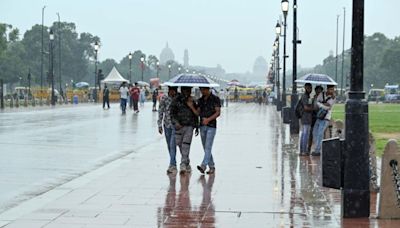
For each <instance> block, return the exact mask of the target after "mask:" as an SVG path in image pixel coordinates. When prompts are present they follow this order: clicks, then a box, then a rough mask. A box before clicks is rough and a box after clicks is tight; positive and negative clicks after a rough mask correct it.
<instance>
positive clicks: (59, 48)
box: [57, 13, 64, 98]
mask: <svg viewBox="0 0 400 228" xmlns="http://www.w3.org/2000/svg"><path fill="white" fill-rule="evenodd" d="M57 17H58V27H57V32H58V79H59V83H60V94H61V96H62V97H63V98H64V93H63V90H62V86H61V84H62V82H61V22H60V14H59V13H57Z"/></svg>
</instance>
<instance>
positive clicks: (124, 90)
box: [119, 82, 129, 115]
mask: <svg viewBox="0 0 400 228" xmlns="http://www.w3.org/2000/svg"><path fill="white" fill-rule="evenodd" d="M119 93H120V100H121V109H122V114H123V115H125V114H126V102H127V100H128V96H129V90H128V88H127V86H126V82H123V83H122V85H121V87H120V88H119Z"/></svg>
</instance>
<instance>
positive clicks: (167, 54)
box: [160, 42, 175, 65]
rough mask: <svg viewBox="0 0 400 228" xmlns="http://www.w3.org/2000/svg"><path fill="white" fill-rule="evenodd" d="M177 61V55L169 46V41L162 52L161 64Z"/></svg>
mask: <svg viewBox="0 0 400 228" xmlns="http://www.w3.org/2000/svg"><path fill="white" fill-rule="evenodd" d="M170 60H172V61H175V55H174V52H173V51H172V49H171V48H169V47H168V42H167V45H166V46H165V48H164V49H163V50H162V51H161V54H160V64H162V65H165V64H166V63H167V62H168V61H170Z"/></svg>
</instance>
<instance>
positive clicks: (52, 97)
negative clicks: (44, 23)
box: [49, 29, 56, 106]
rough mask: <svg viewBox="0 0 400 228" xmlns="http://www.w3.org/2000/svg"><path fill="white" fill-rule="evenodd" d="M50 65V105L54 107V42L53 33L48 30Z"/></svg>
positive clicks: (51, 30)
mask: <svg viewBox="0 0 400 228" xmlns="http://www.w3.org/2000/svg"><path fill="white" fill-rule="evenodd" d="M49 34H50V64H49V74H50V78H51V105H52V106H54V105H56V99H55V94H54V72H53V68H54V66H53V64H54V53H53V51H54V50H53V49H54V46H53V42H54V33H53V29H50V33H49Z"/></svg>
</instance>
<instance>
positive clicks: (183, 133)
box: [170, 87, 199, 174]
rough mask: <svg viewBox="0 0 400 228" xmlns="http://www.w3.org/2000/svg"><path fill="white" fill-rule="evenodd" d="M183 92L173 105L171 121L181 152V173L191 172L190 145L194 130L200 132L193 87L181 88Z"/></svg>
mask: <svg viewBox="0 0 400 228" xmlns="http://www.w3.org/2000/svg"><path fill="white" fill-rule="evenodd" d="M181 92H182V93H180V94H178V95H177V96H176V97H175V98H174V99H173V100H172V103H171V111H170V114H171V121H172V124H173V125H174V126H175V141H176V145H177V146H178V147H179V150H180V151H181V164H180V173H181V174H184V173H186V172H191V171H192V169H191V167H190V159H189V153H190V144H191V143H192V138H193V129H196V136H197V135H198V134H199V131H198V122H199V121H198V114H197V104H196V103H195V102H194V100H193V98H192V96H191V92H192V88H191V87H181Z"/></svg>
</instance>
